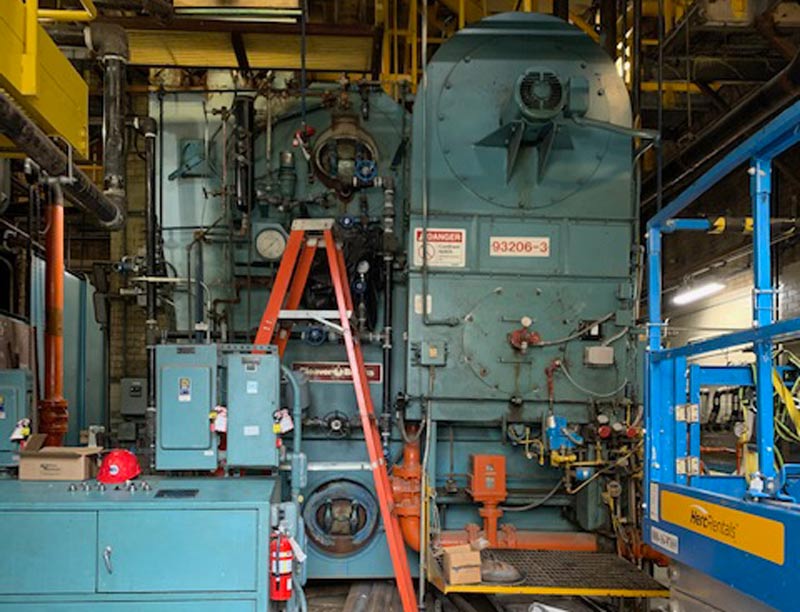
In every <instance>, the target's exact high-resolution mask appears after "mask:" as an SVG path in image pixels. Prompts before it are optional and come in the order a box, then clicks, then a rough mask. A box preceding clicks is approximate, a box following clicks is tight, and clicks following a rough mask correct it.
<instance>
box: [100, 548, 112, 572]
mask: <svg viewBox="0 0 800 612" xmlns="http://www.w3.org/2000/svg"><path fill="white" fill-rule="evenodd" d="M103 563H105V564H106V571H107V572H108V573H109V574H113V573H114V566H113V565H112V564H111V547H110V546H106V548H105V550H104V551H103Z"/></svg>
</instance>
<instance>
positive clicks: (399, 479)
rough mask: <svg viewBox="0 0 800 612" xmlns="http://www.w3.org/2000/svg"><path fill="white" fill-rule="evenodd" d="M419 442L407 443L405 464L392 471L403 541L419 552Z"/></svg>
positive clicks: (411, 434)
mask: <svg viewBox="0 0 800 612" xmlns="http://www.w3.org/2000/svg"><path fill="white" fill-rule="evenodd" d="M408 431H409V435H410V436H412V438H413V436H415V435H416V432H417V429H416V428H415V427H409V428H408ZM419 456H420V450H419V440H416V441H415V442H407V443H406V444H405V446H404V447H403V463H401V464H398V465H395V466H394V469H393V470H392V476H391V481H392V494H393V496H394V510H395V513H396V514H397V520H398V522H399V523H400V531H401V532H402V533H403V540H404V541H405V543H406V545H407V546H408V547H409V548H410V549H411V550H415V551H417V552H419V548H420V542H419V527H420V522H419V521H420V501H421V497H420V492H421V485H422V481H421V479H422V465H421V464H420V461H419Z"/></svg>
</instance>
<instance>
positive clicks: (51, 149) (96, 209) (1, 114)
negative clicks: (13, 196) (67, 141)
mask: <svg viewBox="0 0 800 612" xmlns="http://www.w3.org/2000/svg"><path fill="white" fill-rule="evenodd" d="M0 133H2V134H3V135H4V136H6V137H7V138H9V139H10V140H11V141H12V142H14V144H15V145H16V146H17V147H19V149H20V150H21V151H22V152H23V153H25V155H27V156H28V157H30V158H31V159H32V160H33V161H35V162H36V163H37V164H38V165H39V166H40V167H41V168H42V170H44V171H45V172H47V174H49V175H50V176H67V175H69V174H70V170H71V174H72V177H73V179H74V180H73V182H72V183H71V184H68V185H64V190H65V191H66V192H67V194H68V195H69V197H70V199H71V200H72V201H74V202H75V203H76V204H77V205H78V206H79V207H80V208H82V209H83V210H85V211H87V212H89V213H92V214H93V215H96V216H97V218H98V219H99V221H100V223H101V224H102V225H103V226H104V227H106V228H108V229H119V228H120V227H122V225H123V223H124V221H125V214H124V210H125V208H124V205H125V201H124V198H119V197H117V196H114V195H107V194H104V193H103V192H101V191H100V190H99V189H98V188H97V186H96V185H95V184H94V183H93V182H92V180H91V179H90V178H89V177H88V176H86V174H84V172H83V171H81V170H80V169H79V168H78V167H77V166H75V165H74V164H73V165H72V167H71V168H70V160H69V158H68V157H67V155H66V153H64V152H63V151H62V150H61V149H59V148H58V146H56V144H55V143H54V142H53V141H52V140H51V139H50V138H49V137H48V136H47V134H45V133H44V132H43V131H42V130H41V129H39V127H38V126H37V125H36V124H35V123H33V121H31V120H30V119H29V118H28V117H27V116H25V115H24V114H23V113H22V111H20V109H19V108H18V107H17V106H16V104H15V103H14V101H13V100H12V99H11V98H10V97H8V95H7V94H5V93H2V92H0Z"/></svg>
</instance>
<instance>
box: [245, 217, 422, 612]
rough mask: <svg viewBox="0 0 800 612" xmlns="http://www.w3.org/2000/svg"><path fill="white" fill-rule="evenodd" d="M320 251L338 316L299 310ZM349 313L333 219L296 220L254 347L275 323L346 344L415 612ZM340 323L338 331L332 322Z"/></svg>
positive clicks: (381, 501)
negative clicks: (315, 330) (329, 331)
mask: <svg viewBox="0 0 800 612" xmlns="http://www.w3.org/2000/svg"><path fill="white" fill-rule="evenodd" d="M319 247H324V249H325V251H326V253H327V257H328V267H329V269H330V273H331V281H332V282H333V289H334V292H335V294H336V304H337V310H335V311H325V310H323V311H320V310H297V308H298V307H299V306H300V300H301V298H302V296H303V291H304V289H305V286H306V282H307V281H308V274H309V272H310V271H311V264H312V262H313V261H314V255H315V254H316V252H317V249H318V248H319ZM352 312H353V298H352V297H351V295H350V283H349V282H348V279H347V267H346V265H345V261H344V253H343V252H342V247H341V246H340V245H338V244H336V240H335V239H334V236H333V220H332V219H297V220H295V221H294V222H293V223H292V231H291V232H290V234H289V240H288V242H287V244H286V250H285V252H284V254H283V258H282V259H281V263H280V266H279V267H278V275H277V276H276V278H275V283H274V285H273V287H272V292H271V293H270V296H269V301H268V302H267V307H266V309H265V310H264V314H263V316H262V317H261V323H260V324H259V327H258V333H257V334H256V339H255V344H256V345H266V344H272V343H273V337H274V336H275V332H276V330H278V320H279V319H287V320H289V321H291V320H299V319H303V320H315V321H318V322H321V323H324V324H326V325H328V326H331V327H334V328H335V329H336V330H337V331H338V332H339V333H340V334H341V335H342V338H343V339H344V344H345V348H346V349H347V360H348V362H349V364H350V371H351V372H352V374H353V388H354V390H355V394H356V401H357V402H358V411H359V413H360V415H361V425H362V428H363V430H364V439H365V441H366V443H367V452H368V453H369V461H370V466H371V468H372V476H373V478H374V480H375V491H376V493H377V494H378V505H379V506H380V510H381V518H382V519H383V525H384V529H385V530H386V539H387V541H388V544H389V553H390V555H391V558H392V566H393V568H394V575H395V580H396V581H397V590H398V591H399V593H400V601H401V602H402V604H403V612H416V610H417V603H416V598H415V596H414V586H413V584H412V582H411V570H410V568H409V565H408V557H407V555H406V546H405V542H404V541H403V536H402V534H401V532H400V525H399V523H398V520H397V515H396V514H395V512H394V498H393V495H392V486H391V484H390V482H389V473H388V472H387V470H386V462H385V460H384V457H383V448H382V446H381V436H380V432H379V431H378V424H377V420H376V418H375V407H374V406H373V404H372V396H371V395H370V392H369V383H368V381H367V374H366V371H365V369H364V355H363V353H362V351H361V344H360V342H359V340H358V338H356V337H354V336H353V332H352V329H351V327H350V315H351V314H352ZM334 318H338V320H339V325H336V324H335V323H333V322H332V321H330V319H334ZM290 332H291V322H289V323H288V324H287V325H285V326H284V327H282V328H280V330H279V331H278V338H277V340H276V341H275V342H274V343H275V344H276V345H277V346H278V352H279V354H280V356H281V357H283V353H284V351H285V350H286V343H287V342H288V340H289V335H290Z"/></svg>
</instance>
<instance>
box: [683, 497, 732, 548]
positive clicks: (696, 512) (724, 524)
mask: <svg viewBox="0 0 800 612" xmlns="http://www.w3.org/2000/svg"><path fill="white" fill-rule="evenodd" d="M690 509H691V514H690V515H689V521H690V522H691V523H692V525H694V526H695V527H698V528H699V529H702V530H703V531H708V532H710V533H714V534H716V535H718V536H722V537H724V538H727V539H729V540H736V528H737V527H738V526H739V524H738V523H734V522H733V521H723V520H719V519H716V518H714V515H713V514H711V513H710V512H709V511H708V510H706V509H705V508H703V506H699V505H697V504H692V505H691V506H690Z"/></svg>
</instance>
